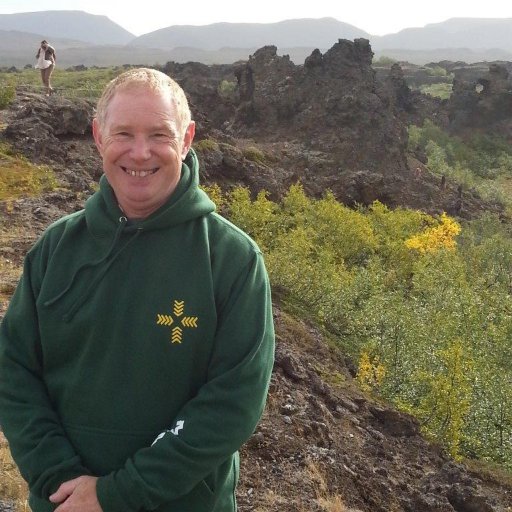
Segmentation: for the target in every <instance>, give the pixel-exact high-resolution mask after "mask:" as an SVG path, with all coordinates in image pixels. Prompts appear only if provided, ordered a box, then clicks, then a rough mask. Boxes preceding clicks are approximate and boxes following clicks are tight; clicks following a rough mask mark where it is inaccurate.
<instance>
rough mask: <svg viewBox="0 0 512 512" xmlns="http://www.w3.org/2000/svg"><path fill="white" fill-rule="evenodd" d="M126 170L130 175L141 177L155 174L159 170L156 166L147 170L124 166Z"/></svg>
mask: <svg viewBox="0 0 512 512" xmlns="http://www.w3.org/2000/svg"><path fill="white" fill-rule="evenodd" d="M123 170H124V172H125V173H127V174H129V175H130V176H137V177H139V178H144V177H145V176H149V175H150V174H154V173H155V172H156V171H158V167H155V168H154V169H149V170H147V171H135V170H133V169H127V168H125V167H124V168H123Z"/></svg>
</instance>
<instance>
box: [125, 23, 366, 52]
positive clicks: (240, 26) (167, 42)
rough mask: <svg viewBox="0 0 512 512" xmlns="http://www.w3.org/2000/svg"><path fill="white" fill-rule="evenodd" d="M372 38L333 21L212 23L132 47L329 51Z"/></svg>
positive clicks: (173, 30) (145, 38)
mask: <svg viewBox="0 0 512 512" xmlns="http://www.w3.org/2000/svg"><path fill="white" fill-rule="evenodd" d="M359 37H364V38H366V39H368V38H370V37H371V36H370V34H368V32H365V31H364V30H361V29H359V28H357V27H354V26H353V25H349V24H348V23H343V22H341V21H338V20H335V19H334V18H321V19H310V18H306V19H296V20H287V21H280V22H278V23H213V24H211V25H204V26H193V25H174V26H171V27H167V28H162V29H160V30H156V31H155V32H150V33H149V34H144V35H142V36H140V37H137V38H136V39H134V40H133V41H131V43H129V45H130V46H136V47H146V48H175V47H178V46H184V47H189V48H200V49H202V50H219V49H221V48H242V47H243V48H261V47H262V46H266V45H275V46H277V47H278V48H283V47H284V48H293V47H312V48H322V49H327V48H330V47H331V46H332V45H333V44H334V43H336V42H337V41H338V39H351V40H352V39H355V38H359Z"/></svg>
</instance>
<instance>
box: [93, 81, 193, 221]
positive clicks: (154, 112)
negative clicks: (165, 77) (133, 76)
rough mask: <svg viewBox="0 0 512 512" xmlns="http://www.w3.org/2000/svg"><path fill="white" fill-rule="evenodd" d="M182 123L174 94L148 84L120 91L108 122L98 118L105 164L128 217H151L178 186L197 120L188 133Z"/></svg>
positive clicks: (97, 130)
mask: <svg viewBox="0 0 512 512" xmlns="http://www.w3.org/2000/svg"><path fill="white" fill-rule="evenodd" d="M178 123H179V121H178V119H177V115H176V106H175V104H174V102H173V101H172V100H171V98H170V97H169V95H168V94H165V95H164V94H162V93H156V92H153V91H149V90H147V89H143V88H137V89H133V90H130V89H129V90H121V91H118V92H117V93H116V94H115V95H114V97H113V98H112V100H111V101H110V104H109V105H108V108H107V111H106V117H105V122H104V126H99V123H98V121H97V120H94V122H93V135H94V140H95V142H96V146H97V148H98V150H99V152H100V154H101V156H102V158H103V170H104V171H105V175H106V176H107V179H108V182H109V183H110V185H111V186H112V188H113V189H114V192H115V194H116V198H117V201H118V202H119V205H120V206H121V208H122V209H123V211H124V213H125V214H126V216H127V217H128V218H145V217H147V216H148V215H150V214H151V213H153V212H154V211H155V210H157V209H158V208H159V207H160V206H162V205H163V204H164V203H165V202H166V201H167V199H168V198H169V197H170V195H171V194H172V193H173V191H174V189H175V188H176V185H177V184H178V181H179V179H180V176H181V162H182V159H183V158H185V156H186V155H187V153H188V150H189V149H190V145H191V144H192V140H193V138H194V131H195V126H194V123H193V122H192V123H191V124H190V125H189V127H188V128H187V130H186V133H185V137H184V138H183V137H182V135H181V131H180V126H179V124H178Z"/></svg>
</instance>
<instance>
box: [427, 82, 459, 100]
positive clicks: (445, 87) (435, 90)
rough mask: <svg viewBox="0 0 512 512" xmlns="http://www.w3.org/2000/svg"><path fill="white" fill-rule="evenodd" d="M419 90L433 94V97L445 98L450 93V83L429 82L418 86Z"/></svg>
mask: <svg viewBox="0 0 512 512" xmlns="http://www.w3.org/2000/svg"><path fill="white" fill-rule="evenodd" d="M420 91H421V92H422V93H423V94H428V95H430V96H434V97H435V98H441V99H442V100H447V99H448V98H449V97H450V96H451V94H452V84H451V83H447V82H442V83H438V84H429V85H422V86H420Z"/></svg>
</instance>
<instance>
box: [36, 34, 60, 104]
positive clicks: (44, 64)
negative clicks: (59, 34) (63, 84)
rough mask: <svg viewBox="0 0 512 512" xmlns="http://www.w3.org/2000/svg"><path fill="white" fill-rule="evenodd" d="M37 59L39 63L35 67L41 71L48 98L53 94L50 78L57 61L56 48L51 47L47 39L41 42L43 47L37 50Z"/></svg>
mask: <svg viewBox="0 0 512 512" xmlns="http://www.w3.org/2000/svg"><path fill="white" fill-rule="evenodd" d="M36 58H37V62H36V65H35V67H36V69H40V70H41V80H42V81H43V85H44V86H45V87H46V96H50V94H52V92H53V88H52V86H51V84H50V78H51V76H52V73H53V69H54V68H55V63H56V61H57V59H56V56H55V48H53V46H50V45H49V44H48V41H46V39H43V40H42V41H41V46H40V47H39V49H38V50H37V53H36Z"/></svg>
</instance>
